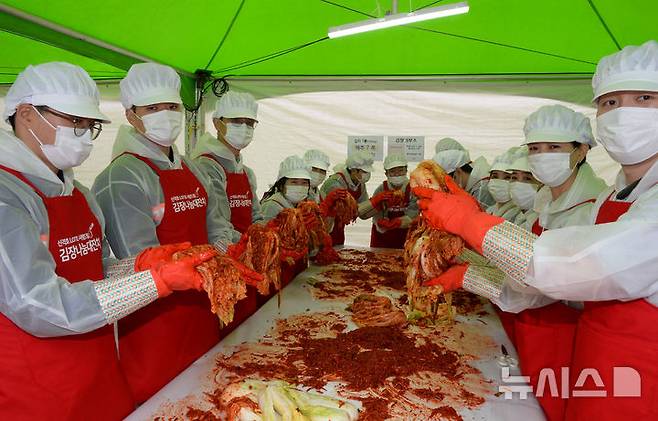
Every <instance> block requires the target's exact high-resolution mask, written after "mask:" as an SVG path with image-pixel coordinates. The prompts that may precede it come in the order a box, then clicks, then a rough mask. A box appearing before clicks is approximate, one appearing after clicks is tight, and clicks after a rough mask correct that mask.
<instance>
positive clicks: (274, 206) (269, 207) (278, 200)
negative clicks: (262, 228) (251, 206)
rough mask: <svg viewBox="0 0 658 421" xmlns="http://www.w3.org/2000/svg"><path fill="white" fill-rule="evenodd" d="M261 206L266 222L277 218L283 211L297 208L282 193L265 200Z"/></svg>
mask: <svg viewBox="0 0 658 421" xmlns="http://www.w3.org/2000/svg"><path fill="white" fill-rule="evenodd" d="M260 206H261V212H262V214H263V220H264V221H265V222H268V221H270V220H272V219H274V218H276V216H277V215H278V214H279V212H281V211H282V210H284V209H290V208H294V207H295V206H294V205H293V204H292V203H290V202H289V201H288V199H286V197H285V196H284V195H283V194H282V193H281V192H276V193H274V194H273V195H272V196H270V197H268V198H267V199H265V200H263V203H261V205H260Z"/></svg>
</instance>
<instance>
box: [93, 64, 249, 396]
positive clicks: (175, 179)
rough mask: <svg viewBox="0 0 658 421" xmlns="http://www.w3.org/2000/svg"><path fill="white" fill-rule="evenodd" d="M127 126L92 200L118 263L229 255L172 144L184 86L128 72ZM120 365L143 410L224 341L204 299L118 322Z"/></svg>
mask: <svg viewBox="0 0 658 421" xmlns="http://www.w3.org/2000/svg"><path fill="white" fill-rule="evenodd" d="M119 87H120V97H121V103H122V104H123V106H124V108H125V110H126V111H125V113H126V119H127V120H128V123H130V125H123V126H122V127H121V128H120V129H119V132H118V134H117V138H116V141H115V143H114V146H113V150H112V158H113V160H112V162H111V163H110V165H109V166H108V167H107V168H106V169H105V170H103V172H102V173H101V174H99V175H98V177H97V178H96V181H95V182H94V185H93V187H92V191H93V193H94V194H95V196H96V200H97V201H98V203H99V205H100V207H101V209H102V210H103V214H104V215H105V219H106V220H107V225H106V234H107V237H108V241H109V243H110V245H111V246H112V251H113V252H114V254H115V255H116V256H117V257H119V258H124V257H127V256H132V255H134V254H135V253H136V252H137V251H139V250H142V249H144V248H146V247H152V246H158V245H171V244H177V243H185V242H187V243H191V244H192V245H199V244H206V243H211V244H214V245H215V246H216V247H217V249H218V250H220V251H225V250H226V247H227V245H228V244H230V243H231V242H232V241H233V239H234V236H235V235H237V233H235V232H234V230H233V228H232V227H231V224H230V222H229V221H228V218H227V216H228V215H224V214H223V213H222V210H221V206H220V204H219V203H218V201H217V196H216V195H213V194H211V193H210V191H209V183H208V182H207V180H206V179H205V176H204V175H203V173H201V172H200V171H199V169H198V168H197V167H196V165H195V164H194V163H193V162H192V161H191V160H188V159H187V158H184V157H182V156H181V155H180V154H179V153H178V150H177V149H176V146H175V145H174V142H175V140H176V139H177V138H178V135H179V133H180V131H181V127H182V124H183V111H182V100H181V98H180V77H179V76H178V74H177V73H176V72H175V71H174V69H172V68H171V67H168V66H163V65H160V64H156V63H139V64H135V65H133V66H132V67H131V68H130V70H129V71H128V73H127V75H126V77H125V78H124V79H123V80H122V81H121V83H120V85H119ZM118 329H119V352H120V354H121V365H122V367H123V368H124V371H125V373H126V376H127V379H128V382H129V384H130V387H131V389H132V391H133V395H134V396H135V399H136V400H137V402H143V401H145V400H146V399H148V398H149V397H150V396H151V395H152V394H154V393H155V392H156V391H158V390H159V389H160V388H162V387H163V386H164V385H165V384H166V383H168V382H169V381H170V380H171V379H172V378H173V377H175V376H176V375H177V374H178V373H180V372H181V371H182V370H184V369H185V368H186V367H187V366H188V365H189V364H191V363H192V362H193V361H194V360H196V359H197V358H198V357H200V356H201V355H203V354H204V353H205V352H206V351H208V350H209V349H210V348H211V347H212V346H214V345H215V344H216V343H217V342H218V341H219V339H220V336H221V333H220V326H219V323H218V321H217V316H215V315H214V314H213V313H212V312H211V311H210V302H209V300H208V297H207V295H206V294H205V293H203V292H199V291H186V292H184V293H181V294H174V295H172V296H171V297H167V298H166V299H165V300H161V301H159V302H158V303H156V305H154V306H150V307H148V308H145V309H143V310H141V311H139V312H137V313H135V314H133V315H131V316H130V317H128V318H126V319H124V320H121V321H120V322H119V324H118Z"/></svg>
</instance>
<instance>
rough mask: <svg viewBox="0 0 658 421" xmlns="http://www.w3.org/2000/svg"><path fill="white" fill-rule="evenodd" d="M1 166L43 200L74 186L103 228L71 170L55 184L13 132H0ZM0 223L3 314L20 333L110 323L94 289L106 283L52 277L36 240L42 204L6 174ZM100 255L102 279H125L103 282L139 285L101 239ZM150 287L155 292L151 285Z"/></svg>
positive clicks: (43, 226)
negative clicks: (18, 175) (14, 172)
mask: <svg viewBox="0 0 658 421" xmlns="http://www.w3.org/2000/svg"><path fill="white" fill-rule="evenodd" d="M0 165H3V166H5V167H8V168H12V169H14V170H17V171H20V172H21V173H22V174H23V175H25V176H26V177H27V178H28V179H29V180H30V181H31V182H32V183H33V184H34V185H35V186H36V187H37V188H39V189H40V190H41V192H43V194H45V195H46V196H48V197H55V196H66V195H70V194H71V192H72V191H73V187H74V186H75V187H77V188H78V189H79V190H80V191H81V192H82V193H83V194H84V196H85V197H86V198H87V202H88V204H89V207H90V208H91V210H92V212H93V213H94V214H95V215H96V218H98V221H99V223H100V224H101V226H103V225H104V220H103V215H102V213H101V210H100V208H99V207H98V205H97V204H96V202H95V201H94V199H93V197H92V196H91V194H90V193H89V191H88V190H87V189H86V188H85V187H83V186H82V185H81V184H79V183H77V182H75V181H74V180H73V171H71V170H67V171H64V172H63V178H64V181H62V180H60V179H59V178H58V177H57V175H55V174H54V173H53V172H52V171H51V170H50V169H49V168H48V167H47V166H46V165H45V164H44V163H43V162H42V161H41V160H40V159H39V158H37V156H36V155H35V154H34V153H33V152H32V151H30V150H29V149H28V148H27V147H26V146H25V145H24V144H23V142H21V141H20V140H18V139H17V138H16V137H15V136H14V135H13V133H9V132H7V131H4V130H0ZM70 217H71V218H75V215H70ZM0 221H2V223H0V311H1V312H2V314H4V315H5V316H6V317H7V318H9V319H10V320H11V321H13V322H14V323H15V324H16V325H17V326H18V327H20V328H21V329H23V330H25V331H27V332H29V333H30V334H32V335H35V336H40V337H50V336H65V335H72V334H77V333H85V332H89V331H92V330H95V329H98V328H100V327H102V326H104V325H105V324H108V323H111V322H113V321H114V320H112V317H108V316H111V314H110V313H109V312H108V308H107V300H106V298H107V297H101V296H102V295H104V294H105V293H104V292H103V291H102V289H99V286H100V285H101V284H103V283H105V282H106V281H100V282H92V281H91V280H90V281H81V282H76V283H74V284H71V283H69V282H68V281H67V280H66V279H64V278H61V277H59V276H57V274H56V273H55V261H54V260H53V258H52V255H51V254H50V251H49V250H48V246H47V244H44V243H43V242H42V241H41V239H40V238H41V237H42V236H47V235H48V232H49V229H50V227H49V224H48V214H47V211H46V207H45V205H44V203H43V200H41V198H40V197H39V196H38V195H37V194H36V193H35V192H34V190H33V189H32V188H31V187H29V186H28V185H26V184H25V183H23V182H21V181H19V180H18V179H17V178H16V177H14V176H13V175H11V174H9V173H7V172H5V171H0ZM102 251H103V258H104V259H103V267H104V268H105V274H106V277H108V278H110V277H112V278H113V277H115V276H123V277H124V278H114V279H112V280H108V282H109V281H111V282H115V285H116V286H117V287H120V286H123V287H129V286H131V285H134V284H136V283H138V282H140V281H138V280H134V279H132V278H131V274H132V266H133V264H134V263H133V260H131V259H129V260H126V261H123V262H117V261H116V260H114V259H112V258H110V248H109V246H108V244H107V241H106V239H105V238H103V241H102ZM150 282H151V284H152V285H151V287H152V289H153V291H155V285H154V284H153V282H152V280H151V281H150ZM156 296H157V293H156ZM102 303H103V304H102ZM133 304H134V303H133ZM144 304H146V302H142V303H141V304H139V305H138V306H137V307H139V306H141V305H144ZM134 309H136V308H133V310H134Z"/></svg>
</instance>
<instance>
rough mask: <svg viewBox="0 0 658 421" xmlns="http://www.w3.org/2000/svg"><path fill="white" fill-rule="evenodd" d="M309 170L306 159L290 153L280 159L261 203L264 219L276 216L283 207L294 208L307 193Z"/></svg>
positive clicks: (267, 219)
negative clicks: (274, 179)
mask: <svg viewBox="0 0 658 421" xmlns="http://www.w3.org/2000/svg"><path fill="white" fill-rule="evenodd" d="M310 182H311V172H310V171H309V167H308V164H307V163H306V161H305V160H304V159H302V158H300V157H298V156H297V155H291V156H289V157H287V158H286V159H284V160H283V161H281V164H280V165H279V175H278V176H277V179H276V182H275V183H274V185H273V186H272V188H271V189H270V190H269V191H268V192H267V193H265V197H264V199H263V202H262V203H261V206H262V212H263V218H264V219H265V221H269V220H271V219H274V218H276V216H277V215H278V214H279V212H281V211H282V210H283V209H290V208H294V207H296V206H297V204H299V202H301V201H302V200H306V198H307V197H308V194H309V187H310Z"/></svg>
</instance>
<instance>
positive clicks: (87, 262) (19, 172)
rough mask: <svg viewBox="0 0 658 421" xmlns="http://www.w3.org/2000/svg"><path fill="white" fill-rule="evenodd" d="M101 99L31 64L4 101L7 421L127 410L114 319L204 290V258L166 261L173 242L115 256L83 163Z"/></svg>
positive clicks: (1, 291) (0, 392) (0, 378)
mask: <svg viewBox="0 0 658 421" xmlns="http://www.w3.org/2000/svg"><path fill="white" fill-rule="evenodd" d="M98 105H99V94H98V88H97V87H96V84H95V83H94V82H93V80H91V78H90V77H89V75H88V74H87V73H86V72H85V71H84V70H82V69H81V68H80V67H78V66H74V65H71V64H68V63H45V64H40V65H37V66H28V67H27V69H25V70H24V71H23V72H21V73H20V74H19V75H18V76H17V78H16V81H15V82H14V84H13V85H12V87H11V88H10V89H9V91H8V92H7V96H6V98H5V109H4V112H3V119H4V120H5V121H7V122H8V123H9V124H10V125H11V127H12V129H13V131H11V132H10V131H4V130H0V220H2V223H1V224H0V254H1V255H2V257H1V258H0V279H1V280H2V288H0V342H1V343H2V346H1V347H0V372H1V373H2V375H0V419H3V420H17V419H103V420H116V419H121V418H123V417H125V416H126V415H128V414H129V413H130V412H131V411H132V410H133V409H134V401H133V399H132V397H131V393H130V389H129V388H128V385H127V384H126V381H125V378H124V375H123V373H122V371H121V368H120V365H119V361H118V356H117V353H116V347H115V342H114V334H113V329H112V325H113V323H114V322H115V321H117V320H118V319H120V318H122V317H124V316H126V315H128V314H130V313H131V312H133V311H135V310H137V309H139V308H141V307H143V306H145V305H147V304H149V303H150V302H152V301H154V300H156V299H157V298H158V297H159V296H165V295H167V294H168V293H170V292H171V290H174V289H188V288H196V287H199V286H200V285H199V284H198V282H200V279H199V275H198V274H197V273H196V270H195V269H194V267H195V266H196V265H197V264H199V263H200V262H201V259H199V258H195V259H193V260H189V261H186V262H177V263H175V264H173V263H165V262H164V260H166V259H167V257H168V256H170V255H171V253H173V251H175V250H174V249H172V248H167V247H160V248H156V249H150V250H148V251H146V252H144V253H142V254H140V257H139V258H138V261H139V262H140V264H138V265H137V266H141V267H142V268H143V269H147V268H148V266H150V265H155V264H157V268H154V269H152V270H150V271H149V270H146V271H143V272H137V273H135V272H134V270H133V269H134V266H135V259H134V258H133V259H127V260H123V261H116V260H114V259H111V258H110V257H109V256H110V249H109V247H108V245H107V242H106V239H105V236H104V235H103V224H104V220H103V216H102V213H101V210H100V209H99V207H98V205H97V204H96V202H95V200H94V199H93V197H92V196H91V195H90V194H89V192H88V190H87V189H86V188H84V187H83V186H82V185H81V184H79V183H78V182H77V181H75V180H74V178H73V171H72V168H73V167H75V166H78V165H80V164H81V163H82V162H83V161H84V160H85V159H86V158H87V157H88V156H89V153H90V152H91V148H92V140H93V139H95V138H96V137H97V136H98V134H99V133H100V131H101V129H102V123H107V122H108V121H107V117H105V116H104V115H103V114H102V113H101V112H100V110H99V109H98ZM184 247H185V246H184V245H181V246H178V247H177V248H176V249H178V250H180V249H182V248H184ZM187 247H189V245H187ZM208 257H209V256H208ZM145 262H148V263H150V264H149V265H145V264H144V263H145Z"/></svg>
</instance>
